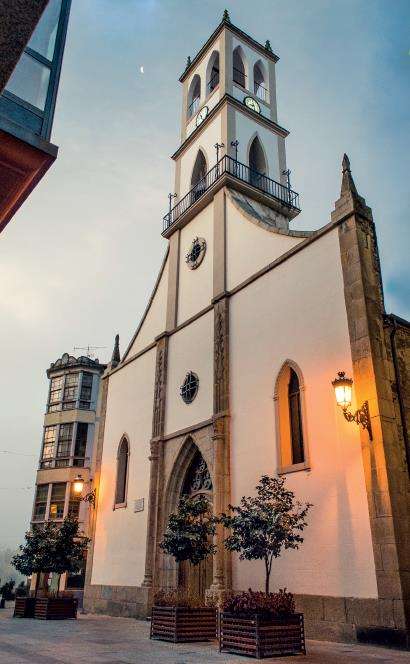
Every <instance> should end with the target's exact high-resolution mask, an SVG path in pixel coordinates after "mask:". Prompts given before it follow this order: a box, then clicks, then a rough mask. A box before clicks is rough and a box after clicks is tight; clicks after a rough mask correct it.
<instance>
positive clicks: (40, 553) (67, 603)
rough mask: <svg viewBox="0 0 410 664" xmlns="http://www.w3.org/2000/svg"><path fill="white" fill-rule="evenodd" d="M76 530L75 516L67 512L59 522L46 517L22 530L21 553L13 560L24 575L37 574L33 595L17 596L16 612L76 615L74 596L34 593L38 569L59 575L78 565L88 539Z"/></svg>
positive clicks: (56, 615)
mask: <svg viewBox="0 0 410 664" xmlns="http://www.w3.org/2000/svg"><path fill="white" fill-rule="evenodd" d="M78 530H79V526H78V521H77V519H75V518H74V517H72V516H68V517H66V518H65V519H64V521H63V523H62V524H61V526H58V525H57V524H55V523H53V522H50V521H49V522H46V523H45V524H43V525H42V526H41V527H39V526H37V527H36V528H34V529H33V530H32V531H29V532H27V533H26V534H25V540H26V543H25V544H24V545H21V546H20V553H18V554H17V555H15V556H14V557H13V560H12V564H13V565H14V567H15V568H16V569H17V570H18V571H19V572H21V573H22V574H25V575H26V576H30V575H31V574H36V587H35V591H34V597H19V598H17V600H16V606H15V611H14V615H15V616H19V617H29V616H30V617H31V616H32V615H34V616H35V617H37V618H46V619H47V618H48V619H52V618H55V619H57V618H75V617H76V600H75V599H74V598H73V597H59V596H58V595H59V593H58V591H57V593H56V596H55V597H51V596H48V597H37V593H38V586H39V580H40V575H41V573H43V574H47V573H54V574H58V575H59V577H60V575H61V574H63V573H64V572H76V571H77V570H79V569H80V567H81V564H82V562H83V560H84V556H85V552H86V550H87V547H88V543H89V541H90V540H89V539H88V538H87V537H82V536H81V535H80V534H79V532H78ZM57 587H58V585H57Z"/></svg>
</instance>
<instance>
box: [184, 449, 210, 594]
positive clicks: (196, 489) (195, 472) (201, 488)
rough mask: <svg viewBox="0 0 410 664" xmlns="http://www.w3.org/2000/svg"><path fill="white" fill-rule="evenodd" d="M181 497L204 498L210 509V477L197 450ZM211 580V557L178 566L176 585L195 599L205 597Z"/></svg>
mask: <svg viewBox="0 0 410 664" xmlns="http://www.w3.org/2000/svg"><path fill="white" fill-rule="evenodd" d="M181 495H187V496H190V497H192V498H195V497H196V496H197V497H199V496H203V497H205V498H206V499H207V500H208V502H209V504H210V506H211V509H212V504H213V486H212V480H211V476H210V473H209V470H208V466H207V465H206V462H205V459H204V458H203V456H202V454H201V452H200V451H199V449H198V448H197V449H196V451H195V453H194V456H193V458H192V461H191V463H190V465H189V467H188V470H187V472H186V475H185V479H184V482H183V485H182V491H181ZM212 579H213V557H212V556H209V557H208V558H207V559H206V560H202V561H201V562H200V563H199V564H198V565H192V564H191V563H189V562H188V561H184V562H182V563H180V564H179V567H178V585H179V587H180V588H184V589H185V590H187V591H188V592H189V593H190V594H193V595H195V596H197V597H202V598H204V597H205V591H206V590H207V589H208V588H210V586H211V584H212Z"/></svg>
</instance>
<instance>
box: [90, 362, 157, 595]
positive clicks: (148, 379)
mask: <svg viewBox="0 0 410 664" xmlns="http://www.w3.org/2000/svg"><path fill="white" fill-rule="evenodd" d="M155 356H156V351H155V349H153V350H151V351H149V352H147V353H145V354H144V355H142V356H141V357H139V358H138V359H137V360H135V361H134V362H131V363H130V364H128V365H126V366H125V367H124V368H123V369H121V370H120V371H117V372H116V373H114V374H112V376H110V379H109V381H110V382H109V391H108V401H107V414H106V422H105V434H104V448H103V456H102V465H101V482H100V488H99V500H98V512H97V523H96V531H95V548H94V560H93V571H92V580H91V583H92V584H103V585H120V586H121V585H122V586H139V585H140V584H141V583H142V581H143V577H144V566H145V542H146V528H147V515H148V490H149V472H150V468H149V460H148V457H149V454H150V448H149V441H150V438H151V426H152V403H153V393H154V374H155ZM124 433H127V434H128V437H129V441H130V457H129V472H128V490H127V507H126V508H121V509H116V510H113V504H114V490H115V475H116V457H117V451H118V445H119V443H120V440H121V437H122V435H123V434H124ZM138 498H144V499H145V509H144V511H143V512H134V500H136V499H138Z"/></svg>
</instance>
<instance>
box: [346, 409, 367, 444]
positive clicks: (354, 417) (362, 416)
mask: <svg viewBox="0 0 410 664" xmlns="http://www.w3.org/2000/svg"><path fill="white" fill-rule="evenodd" d="M343 415H344V418H345V420H347V421H348V422H356V424H357V425H358V426H361V427H362V428H363V429H367V431H368V434H369V438H370V440H373V434H372V425H371V422H370V412H369V402H368V401H365V402H364V403H363V405H362V407H361V408H358V409H357V410H356V412H355V413H351V412H350V411H348V410H347V408H343Z"/></svg>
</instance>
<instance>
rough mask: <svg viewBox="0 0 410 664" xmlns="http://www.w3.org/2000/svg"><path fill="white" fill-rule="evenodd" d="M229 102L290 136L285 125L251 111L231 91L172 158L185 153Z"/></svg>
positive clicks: (282, 133) (278, 132)
mask: <svg viewBox="0 0 410 664" xmlns="http://www.w3.org/2000/svg"><path fill="white" fill-rule="evenodd" d="M228 103H229V104H231V106H233V107H234V108H236V109H237V110H238V111H241V112H242V113H243V114H244V115H247V116H248V117H249V118H252V120H254V121H255V122H258V123H259V124H261V125H262V126H264V127H267V128H268V129H271V130H272V131H273V132H274V133H275V134H277V135H278V136H282V137H283V138H286V137H287V136H289V131H288V130H287V129H285V128H284V127H281V125H279V124H277V122H274V121H273V120H270V119H269V118H265V116H263V115H259V114H258V113H255V112H254V111H251V110H250V109H249V108H248V107H247V106H245V104H243V103H242V102H240V101H238V100H237V99H235V97H232V95H230V94H229V93H226V94H225V95H224V96H223V97H222V99H220V100H219V102H218V103H217V104H216V105H215V106H214V107H213V109H212V110H211V111H209V113H208V115H207V117H206V118H205V120H204V121H203V122H202V123H201V124H200V125H199V127H196V128H195V129H194V131H193V132H192V133H191V134H190V135H189V136H188V138H186V139H185V141H184V142H183V143H181V145H180V146H179V148H178V149H177V150H176V151H175V152H174V154H173V155H171V159H173V160H174V161H175V159H177V158H178V157H179V156H180V155H181V154H183V153H184V152H185V150H186V149H187V148H188V147H189V146H190V145H191V143H192V142H193V141H195V140H196V139H197V138H198V136H200V135H201V134H202V132H203V131H204V129H206V128H207V126H208V125H209V123H210V122H212V119H213V118H214V117H215V115H216V114H217V113H218V112H219V111H220V110H221V109H222V108H223V107H224V106H225V105H226V104H228Z"/></svg>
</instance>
